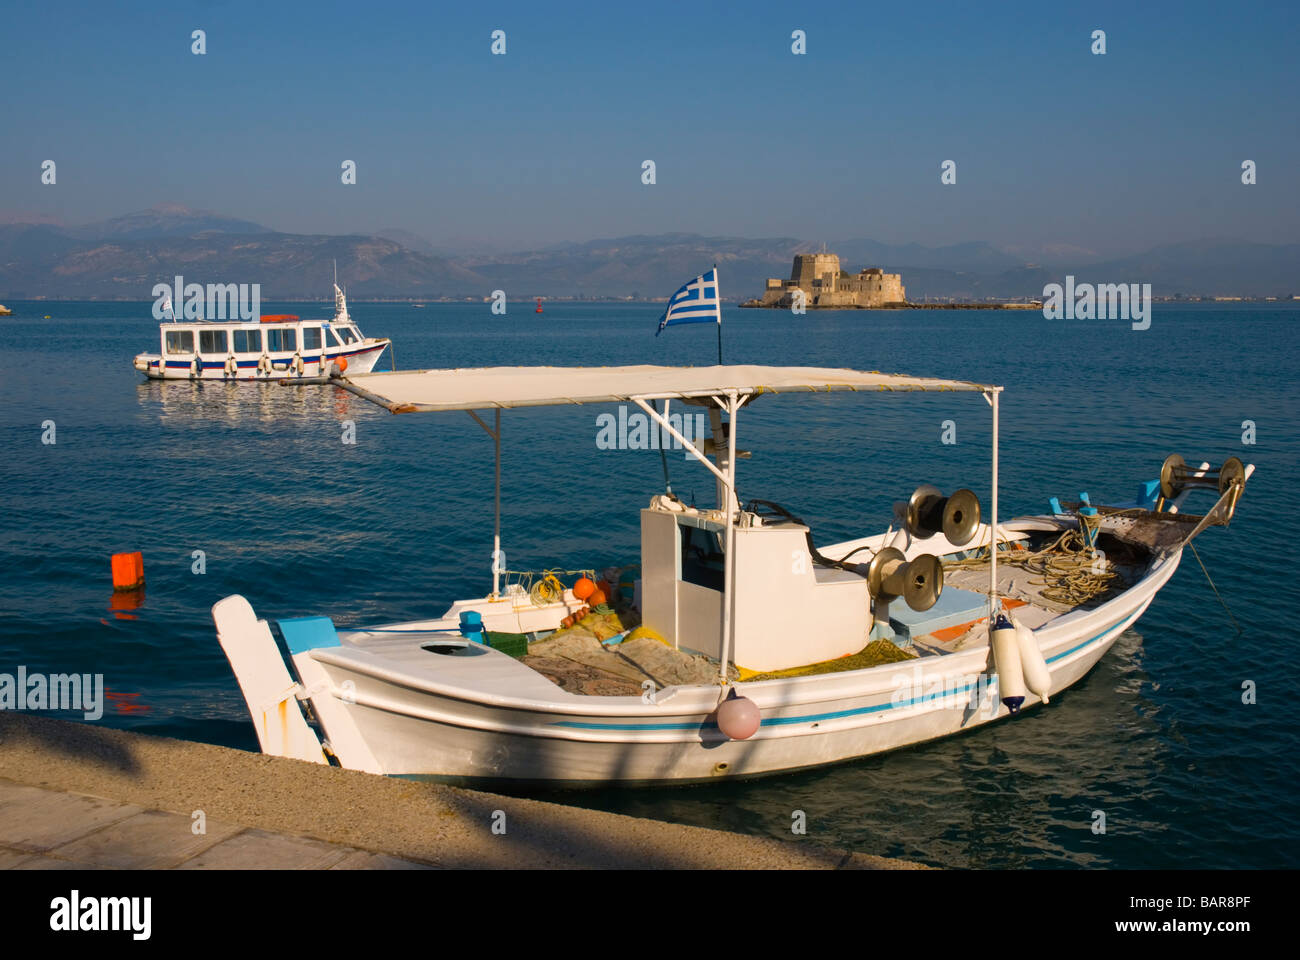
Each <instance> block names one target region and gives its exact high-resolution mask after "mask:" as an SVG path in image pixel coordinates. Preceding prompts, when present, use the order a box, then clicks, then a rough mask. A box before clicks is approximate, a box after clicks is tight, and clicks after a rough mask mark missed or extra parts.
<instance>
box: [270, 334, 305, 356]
mask: <svg viewBox="0 0 1300 960" xmlns="http://www.w3.org/2000/svg"><path fill="white" fill-rule="evenodd" d="M297 343H298V331H297V330H268V331H266V349H268V350H270V351H271V352H272V353H275V352H277V351H289V350H296V349H297Z"/></svg>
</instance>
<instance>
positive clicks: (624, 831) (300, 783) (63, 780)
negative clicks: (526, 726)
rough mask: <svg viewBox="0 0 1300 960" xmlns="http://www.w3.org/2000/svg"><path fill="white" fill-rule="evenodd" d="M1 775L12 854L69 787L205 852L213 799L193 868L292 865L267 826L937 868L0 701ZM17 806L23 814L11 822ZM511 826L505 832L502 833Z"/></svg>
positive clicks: (341, 840)
mask: <svg viewBox="0 0 1300 960" xmlns="http://www.w3.org/2000/svg"><path fill="white" fill-rule="evenodd" d="M0 787H3V788H5V789H4V790H0V847H5V846H6V844H7V843H9V844H12V845H16V847H13V848H12V849H11V854H12V855H14V856H16V855H17V853H15V852H14V850H17V851H22V850H28V851H32V856H33V857H41V855H42V851H44V858H45V859H46V860H47V861H48V859H49V858H50V857H56V856H58V855H59V854H58V849H62V848H56V849H54V850H53V853H51V852H50V850H49V848H50V847H51V845H52V843H53V841H51V843H49V844H46V845H45V846H41V845H40V844H34V843H32V842H31V840H30V838H31V836H32V834H33V831H32V829H31V827H30V821H31V820H33V819H34V816H33V814H34V813H39V812H40V811H41V810H42V809H45V810H46V812H47V814H48V816H47V817H46V819H54V818H55V817H56V811H55V810H54V809H53V808H54V807H55V806H57V804H58V802H61V801H60V797H61V796H62V797H63V798H64V799H67V800H68V804H67V805H66V809H67V811H69V813H67V814H57V817H59V818H62V819H64V820H67V819H71V820H72V821H76V820H77V819H78V817H79V816H82V814H79V813H76V812H72V811H80V810H87V811H89V810H90V809H91V806H93V804H92V805H91V806H86V804H89V803H91V801H90V799H89V798H99V799H100V801H105V802H109V803H110V804H112V805H113V808H114V809H119V810H120V811H121V818H119V821H114V822H117V823H119V826H118V827H117V828H116V829H117V830H118V834H119V835H120V839H119V840H118V843H119V844H123V843H125V844H127V845H130V844H131V843H137V844H140V845H144V844H145V843H155V844H156V843H158V841H159V838H158V837H153V836H151V835H150V833H157V832H158V831H159V830H164V831H172V832H174V833H175V834H176V836H175V838H174V840H175V846H176V847H177V848H181V847H185V846H186V845H187V844H188V845H189V846H190V847H191V848H193V849H194V850H198V849H199V847H202V846H203V844H202V843H199V844H197V845H196V843H195V841H196V839H201V838H196V837H195V836H194V834H193V831H192V830H191V825H192V823H193V822H195V821H196V820H197V817H196V811H202V819H203V820H204V821H205V823H206V825H207V826H206V829H207V833H206V834H205V835H204V836H207V837H210V838H211V840H212V844H214V845H215V844H218V843H223V842H224V844H225V845H226V846H227V847H230V848H235V847H238V848H239V849H238V854H239V855H238V856H233V857H223V855H221V854H220V852H219V851H220V850H223V849H225V847H222V848H217V847H214V848H213V849H214V850H217V851H218V853H217V854H214V855H211V856H209V858H208V863H205V862H204V861H203V857H201V856H199V855H198V854H196V853H189V854H186V856H185V857H184V858H183V859H186V860H188V861H190V862H188V863H186V866H188V867H192V866H205V865H211V866H212V867H219V866H230V867H234V868H256V867H276V866H283V865H285V863H284V861H282V860H281V861H277V860H276V859H275V857H274V855H273V854H272V851H274V850H276V849H278V848H277V844H276V843H275V842H268V838H271V839H275V840H278V841H279V844H280V848H283V847H285V846H286V845H289V844H298V845H299V846H300V847H303V846H306V845H310V846H311V848H312V850H313V857H314V859H308V860H306V861H303V862H302V863H301V864H294V865H303V866H312V865H318V864H325V863H327V862H332V861H331V860H330V858H329V857H328V856H326V857H321V856H317V855H316V851H318V850H323V849H324V845H335V847H336V848H337V850H338V851H339V852H338V854H337V857H338V859H340V860H342V859H345V858H346V859H348V860H349V862H351V860H352V859H355V858H357V857H361V856H365V857H368V858H369V860H370V861H372V865H376V866H380V865H389V864H391V865H394V866H396V865H403V866H430V867H440V868H452V869H455V868H460V869H557V868H579V869H613V868H620V869H629V868H630V869H656V870H662V869H709V870H736V869H823V870H826V869H831V870H833V869H857V870H863V869H866V870H915V869H926V868H925V867H924V866H923V865H922V864H918V863H913V862H910V861H906V860H897V859H891V858H888V857H877V856H872V855H870V854H863V853H853V852H849V851H845V850H837V849H833V848H831V847H827V846H822V845H819V844H817V843H816V841H815V840H813V839H810V838H804V837H799V838H791V839H790V840H776V839H772V838H768V837H755V836H748V835H743V834H736V833H729V832H726V831H722V830H712V829H706V828H703V827H694V826H686V825H683V824H675V823H668V822H664V821H659V820H648V819H642V818H639V817H629V816H624V815H621V814H614V813H605V812H603V811H598V810H587V809H581V808H578V807H569V806H564V805H562V804H555V803H546V802H542V801H537V800H528V799H523V798H517V797H506V796H499V795H496V794H490V793H483V792H479V791H475V790H467V789H463V788H460V787H452V786H447V785H443V784H437V783H427V782H416V781H411V780H400V779H395V778H391V777H382V776H375V775H373V774H368V773H360V772H358V771H355V770H343V769H341V768H338V767H326V766H322V765H320V764H312V763H303V762H301V761H298V760H289V759H285V758H282V757H269V756H265V755H263V754H258V753H249V752H247V751H243V750H234V749H231V748H229V747H220V746H216V745H214V744H208V743H195V742H192V741H187V740H174V739H171V738H168V737H158V736H152V735H148V734H141V733H132V732H128V731H123V730H114V729H111V728H107V727H102V726H92V725H90V724H84V723H74V722H69V721H64V720H56V719H52V718H49V717H39V716H34V715H31V714H18V713H11V712H5V711H0ZM31 788H39V789H40V790H41V791H45V793H37V792H35V790H33V789H31ZM5 790H7V791H8V793H7V794H6V793H5ZM18 795H21V797H20V798H19V799H14V800H12V801H9V802H6V800H5V799H4V797H5V796H14V797H17V796H18ZM72 795H81V798H82V799H79V800H78V799H74V798H73V797H72ZM47 798H48V799H47ZM24 803H26V804H27V807H26V808H24ZM78 804H81V806H78ZM33 805H34V806H33ZM103 807H104V805H103V803H100V804H99V806H96V807H94V809H97V810H100V813H99V814H97V816H100V817H102V818H104V819H105V821H106V822H108V821H110V820H112V818H111V817H109V816H108V814H107V813H105V812H103ZM24 810H25V811H26V812H24ZM87 816H88V814H87ZM503 817H504V819H503ZM19 818H21V819H22V820H23V821H25V823H19V822H16V821H17V820H18V819H19ZM150 818H152V819H150ZM121 824H130V825H132V826H131V829H135V830H144V831H145V832H144V833H140V834H139V838H140V839H138V840H132V837H134V836H136V834H132V833H131V832H130V830H125V832H124V828H123V827H122V826H121ZM494 824H496V825H497V830H498V832H496V833H494V832H493V825H494ZM502 824H504V830H505V832H504V834H502V833H500V832H499V831H500V830H501V827H502ZM83 827H84V829H81V828H83ZM113 829H114V827H112V826H107V827H104V826H100V825H98V824H96V823H92V822H86V823H84V824H79V823H76V822H73V823H71V824H70V825H69V826H68V829H66V830H65V833H66V835H67V836H68V837H76V838H77V839H76V843H77V844H79V845H80V846H79V847H78V849H81V848H89V849H94V843H93V839H94V837H93V836H87V835H94V834H96V832H97V831H101V830H103V831H112V830H113ZM7 836H20V837H21V836H27V837H28V838H29V839H28V842H27V845H26V846H24V845H23V841H22V840H21V839H19V840H13V841H6V839H5V838H6V837H7ZM252 837H255V838H256V839H257V842H252V841H251V840H250V838H252ZM228 838H234V839H228ZM165 839H168V840H170V835H169V836H168V837H167V838H165ZM101 846H102V845H101ZM261 851H265V854H264V855H263V854H262V853H261ZM129 852H130V851H129V850H128V851H127V853H128V856H126V857H125V858H124V859H122V858H119V859H117V860H112V859H110V860H108V861H107V862H108V864H109V865H117V866H119V868H120V867H121V866H123V865H127V866H129V865H140V866H158V865H163V866H167V865H175V864H166V863H156V862H154V861H152V860H147V859H146V860H141V859H138V858H137V859H132V858H131V857H130V856H129ZM210 853H211V851H210ZM2 859H3V857H0V860H2ZM78 859H80V858H78Z"/></svg>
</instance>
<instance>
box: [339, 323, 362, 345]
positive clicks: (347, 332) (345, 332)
mask: <svg viewBox="0 0 1300 960" xmlns="http://www.w3.org/2000/svg"><path fill="white" fill-rule="evenodd" d="M336 329H337V330H338V332H339V336H340V337H342V338H343V342H344V343H355V342H356V339H357V335H356V333H354V332H353V330H352V328H351V327H338V328H336Z"/></svg>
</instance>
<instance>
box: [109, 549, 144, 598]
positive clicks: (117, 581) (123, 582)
mask: <svg viewBox="0 0 1300 960" xmlns="http://www.w3.org/2000/svg"><path fill="white" fill-rule="evenodd" d="M112 564H113V589H114V590H139V589H140V588H141V587H143V586H144V557H143V556H141V554H140V552H139V551H136V552H135V553H115V554H113V561H112Z"/></svg>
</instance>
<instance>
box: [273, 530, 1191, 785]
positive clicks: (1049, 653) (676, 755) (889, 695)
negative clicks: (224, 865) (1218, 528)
mask: <svg viewBox="0 0 1300 960" xmlns="http://www.w3.org/2000/svg"><path fill="white" fill-rule="evenodd" d="M1178 562H1179V554H1178V553H1177V552H1175V553H1173V554H1170V555H1168V556H1166V557H1164V558H1162V559H1160V560H1157V561H1156V562H1155V563H1154V564H1153V565H1152V567H1151V568H1150V570H1149V571H1148V573H1147V575H1146V576H1145V577H1144V578H1143V579H1142V580H1140V581H1139V582H1138V583H1136V584H1134V586H1133V587H1131V588H1130V589H1129V590H1127V591H1125V592H1124V593H1123V594H1121V595H1120V596H1118V597H1116V598H1114V599H1113V600H1111V601H1109V602H1107V603H1105V604H1103V605H1101V606H1099V607H1097V608H1096V609H1093V610H1088V611H1076V612H1074V613H1071V614H1068V615H1066V616H1063V617H1061V618H1058V619H1057V620H1055V621H1053V622H1051V623H1049V624H1047V625H1045V626H1044V627H1043V628H1041V629H1040V630H1038V631H1036V638H1037V640H1038V643H1039V645H1040V649H1041V650H1042V653H1043V655H1044V658H1045V659H1046V661H1047V666H1048V670H1049V672H1050V674H1051V681H1052V683H1051V690H1050V693H1049V696H1055V695H1056V694H1057V693H1059V692H1061V691H1062V690H1065V689H1067V688H1068V687H1070V686H1072V685H1073V684H1075V683H1076V682H1078V681H1079V680H1080V679H1081V678H1082V677H1083V676H1085V675H1086V674H1087V673H1088V671H1090V670H1091V669H1092V668H1093V667H1094V666H1095V665H1096V663H1097V662H1098V661H1099V660H1100V659H1101V657H1102V656H1104V655H1105V653H1106V652H1107V651H1108V650H1109V649H1110V647H1111V646H1112V645H1113V644H1114V642H1115V641H1116V639H1118V638H1119V636H1120V635H1121V634H1122V633H1123V632H1124V631H1125V630H1126V629H1128V628H1129V627H1130V626H1132V625H1133V623H1135V622H1136V620H1137V619H1138V617H1139V616H1141V614H1142V613H1143V612H1144V611H1145V610H1146V608H1147V606H1148V605H1149V604H1150V602H1151V600H1152V599H1153V598H1154V596H1155V594H1156V592H1157V591H1158V590H1159V589H1160V588H1161V587H1162V586H1163V585H1164V584H1165V583H1166V582H1167V581H1168V579H1169V578H1170V577H1171V576H1172V575H1173V573H1174V570H1175V569H1176V568H1177V566H1178ZM490 654H491V655H492V656H500V657H504V656H505V655H504V654H500V653H498V652H496V651H490ZM294 661H295V665H296V666H297V667H298V668H299V673H300V675H301V676H302V681H303V684H304V686H307V687H308V688H311V687H313V686H315V687H317V689H319V688H320V686H321V685H324V686H326V687H328V690H322V691H321V692H320V693H318V694H317V695H316V696H314V697H313V698H312V705H313V709H314V710H315V712H316V715H317V717H318V718H319V719H320V721H321V724H322V727H323V728H324V730H325V733H326V735H327V736H328V737H329V739H330V741H331V747H332V749H334V750H335V752H336V754H337V756H338V759H339V761H340V762H341V763H342V765H343V766H345V767H357V768H360V769H367V770H370V771H371V772H374V773H384V774H390V775H406V776H413V775H419V776H430V777H436V778H441V779H450V780H472V781H515V782H549V783H562V784H566V785H586V784H601V785H611V784H623V785H634V784H647V783H659V784H662V783H685V782H698V781H709V780H716V779H720V778H731V777H755V776H763V775H768V774H775V773H783V772H790V771H794V770H799V769H803V768H808V767H817V766H824V765H827V764H833V763H839V762H843V761H846V760H851V759H855V758H859V757H866V756H871V755H873V754H877V753H883V752H886V751H890V750H896V749H899V748H901V747H906V746H911V745H914V744H919V743H924V742H926V741H929V740H935V739H939V738H941V737H945V736H950V735H952V734H955V733H960V732H963V731H966V730H970V729H974V728H976V727H979V726H983V725H985V724H988V723H992V722H995V721H997V720H1002V719H1005V718H1006V717H1007V716H1009V712H1008V710H1007V708H1006V707H1005V706H1004V705H1002V704H1001V703H1000V702H999V699H998V691H997V679H996V676H995V675H993V674H992V666H991V665H990V663H989V648H988V646H987V645H984V646H980V647H977V648H974V649H971V650H968V651H961V652H957V653H952V654H947V655H943V656H934V657H923V658H920V659H918V660H912V661H907V662H904V663H900V664H890V665H887V666H883V667H876V668H872V669H869V670H861V671H849V672H844V673H837V674H824V675H818V676H805V677H798V678H791V679H782V680H768V681H762V682H757V683H741V684H737V685H736V690H737V691H738V692H739V693H740V694H742V695H743V696H746V697H749V698H750V699H751V700H753V701H754V702H755V703H756V704H757V705H758V707H759V710H760V714H761V724H760V727H759V730H758V732H757V733H756V734H755V735H754V736H753V737H751V738H750V739H748V740H744V741H736V740H729V739H727V738H726V737H725V736H723V735H722V734H721V732H720V731H719V730H718V729H717V727H716V725H715V724H714V723H713V720H712V715H713V711H714V709H715V708H716V705H717V702H718V693H719V689H718V688H717V687H709V686H690V687H675V688H669V689H668V690H664V691H660V692H659V693H658V694H657V695H656V699H655V702H649V701H645V700H644V698H642V699H638V698H636V697H587V696H574V695H569V694H565V693H563V691H558V688H557V694H558V695H556V696H554V697H551V698H549V699H541V698H539V697H536V696H533V697H529V696H522V697H510V696H505V695H502V694H500V693H495V694H489V693H487V692H486V691H484V692H482V693H478V694H476V693H475V692H473V691H470V690H467V689H465V688H463V687H456V686H451V685H449V686H442V685H439V684H419V683H413V682H412V681H411V679H410V678H409V677H403V676H401V675H399V674H395V673H390V672H389V671H387V670H386V669H385V667H384V665H383V662H382V660H381V659H380V658H377V657H371V658H366V657H364V656H357V655H355V654H352V653H350V652H347V651H346V650H341V649H340V648H334V649H333V650H324V651H321V650H317V651H312V652H311V653H310V654H303V655H300V656H298V657H295V658H294ZM1039 702H1040V701H1039V699H1038V698H1037V697H1035V696H1033V695H1031V696H1030V697H1029V698H1028V699H1027V700H1026V702H1025V706H1026V707H1029V706H1035V705H1037V704H1038V703H1039ZM1062 709H1064V708H1062ZM351 744H364V749H357V750H352V749H351V748H350V745H351Z"/></svg>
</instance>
